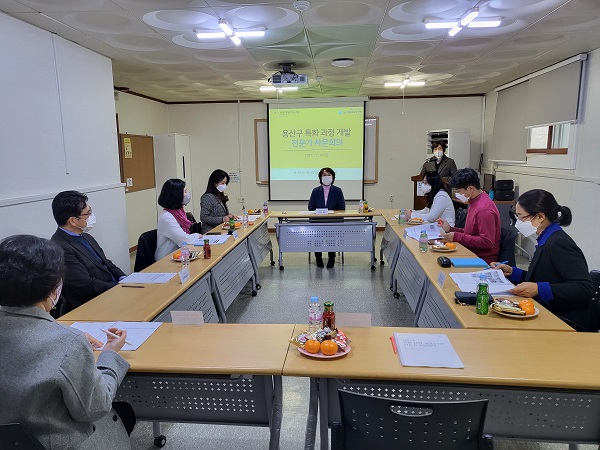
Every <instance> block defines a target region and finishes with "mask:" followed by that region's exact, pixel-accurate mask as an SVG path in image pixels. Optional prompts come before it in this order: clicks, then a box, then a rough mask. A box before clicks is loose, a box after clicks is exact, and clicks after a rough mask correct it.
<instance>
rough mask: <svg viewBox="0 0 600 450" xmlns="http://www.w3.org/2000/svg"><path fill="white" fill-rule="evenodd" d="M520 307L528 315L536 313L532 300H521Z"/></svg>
mask: <svg viewBox="0 0 600 450" xmlns="http://www.w3.org/2000/svg"><path fill="white" fill-rule="evenodd" d="M519 308H521V309H522V310H523V311H525V315H526V316H532V315H534V314H535V306H534V305H533V302H532V301H531V300H521V301H520V302H519Z"/></svg>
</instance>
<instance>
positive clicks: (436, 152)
mask: <svg viewBox="0 0 600 450" xmlns="http://www.w3.org/2000/svg"><path fill="white" fill-rule="evenodd" d="M431 150H432V152H433V156H432V157H431V158H429V159H428V160H427V161H425V163H423V167H421V176H424V175H425V174H426V173H427V172H437V173H439V174H440V177H442V183H444V189H445V190H446V191H448V192H449V186H448V183H450V178H452V175H454V174H455V173H456V170H457V169H456V163H455V162H454V160H453V159H452V158H449V157H448V156H446V143H445V142H444V141H433V142H432V143H431Z"/></svg>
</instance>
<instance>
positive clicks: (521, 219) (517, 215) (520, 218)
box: [515, 213, 533, 222]
mask: <svg viewBox="0 0 600 450" xmlns="http://www.w3.org/2000/svg"><path fill="white" fill-rule="evenodd" d="M515 217H516V218H517V219H519V220H520V221H521V222H523V221H524V220H525V219H527V218H528V217H532V218H533V215H532V214H527V215H526V216H522V215H520V214H517V213H515Z"/></svg>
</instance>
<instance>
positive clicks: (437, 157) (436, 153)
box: [433, 150, 444, 161]
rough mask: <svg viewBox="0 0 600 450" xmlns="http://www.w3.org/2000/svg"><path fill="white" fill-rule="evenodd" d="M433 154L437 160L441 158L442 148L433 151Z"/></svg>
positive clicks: (442, 154)
mask: <svg viewBox="0 0 600 450" xmlns="http://www.w3.org/2000/svg"><path fill="white" fill-rule="evenodd" d="M433 156H435V157H436V159H437V160H438V161H439V160H440V159H442V156H444V152H443V151H442V150H436V151H435V152H433Z"/></svg>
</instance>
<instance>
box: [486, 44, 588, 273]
mask: <svg viewBox="0 0 600 450" xmlns="http://www.w3.org/2000/svg"><path fill="white" fill-rule="evenodd" d="M586 79H587V85H586V87H585V95H584V99H583V102H584V103H583V114H582V116H581V117H580V120H579V125H578V126H577V132H578V133H579V136H578V138H579V139H578V144H577V147H576V149H575V151H576V166H575V167H576V168H575V170H568V169H548V168H544V169H540V168H535V167H523V166H510V165H499V166H498V168H497V170H496V177H497V178H504V179H514V180H515V185H516V186H518V189H519V192H521V193H523V192H526V191H528V190H530V189H545V190H547V191H549V192H552V193H553V194H554V196H555V197H556V200H557V201H558V203H560V204H561V205H566V206H568V207H569V208H571V211H572V212H573V223H572V225H571V226H569V227H568V228H566V229H565V231H566V232H567V233H569V235H570V236H571V237H572V238H573V239H574V240H575V241H576V242H577V244H578V245H579V246H580V247H581V249H582V250H583V252H584V254H585V256H586V259H587V262H588V265H589V267H590V269H600V243H599V241H598V239H597V238H596V235H597V233H596V230H597V224H598V223H599V222H600V175H599V173H598V171H599V169H600V146H599V145H598V142H599V141H598V137H597V136H598V124H600V102H598V99H599V98H600V50H595V51H593V52H592V53H590V55H589V58H588V62H587V74H586ZM495 96H496V94H495V93H489V94H487V96H486V98H487V99H488V100H490V101H488V102H487V106H488V107H487V108H486V131H485V136H486V139H485V146H484V155H485V160H486V161H487V160H489V159H493V154H492V150H491V148H490V145H489V144H490V140H489V139H488V137H489V136H491V135H492V133H493V113H494V110H495V101H494V99H495ZM527 248H528V249H529V250H532V249H533V243H532V242H530V243H528V245H527Z"/></svg>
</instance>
